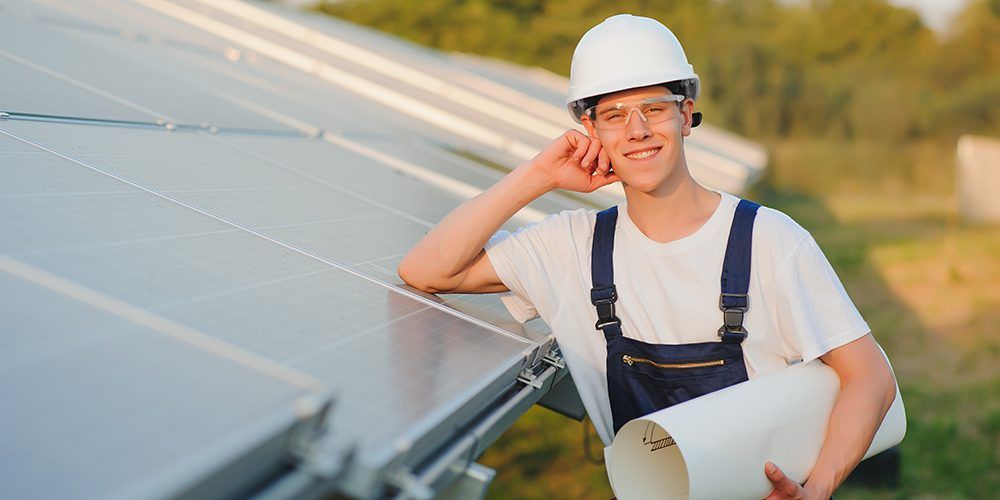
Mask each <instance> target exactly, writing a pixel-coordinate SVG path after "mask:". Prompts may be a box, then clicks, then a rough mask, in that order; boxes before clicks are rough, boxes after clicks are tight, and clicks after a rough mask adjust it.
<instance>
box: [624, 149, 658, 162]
mask: <svg viewBox="0 0 1000 500" xmlns="http://www.w3.org/2000/svg"><path fill="white" fill-rule="evenodd" d="M659 151H660V148H656V149H649V150H646V151H640V152H638V153H632V154H627V155H625V157H626V158H631V159H633V160H641V159H643V158H649V157H650V156H653V155H655V154H656V153H658V152H659Z"/></svg>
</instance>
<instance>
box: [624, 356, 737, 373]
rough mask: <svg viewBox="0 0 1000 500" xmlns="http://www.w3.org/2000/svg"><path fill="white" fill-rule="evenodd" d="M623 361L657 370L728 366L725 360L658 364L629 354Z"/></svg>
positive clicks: (630, 364)
mask: <svg viewBox="0 0 1000 500" xmlns="http://www.w3.org/2000/svg"><path fill="white" fill-rule="evenodd" d="M622 361H623V362H624V363H625V364H627V365H629V366H632V364H633V363H643V364H647V365H650V366H655V367H657V368H678V369H684V368H705V367H708V366H722V365H724V364H726V360H724V359H717V360H715V361H698V362H695V363H657V362H656V361H653V360H650V359H646V358H633V357H632V356H629V355H628V354H626V355H624V356H622Z"/></svg>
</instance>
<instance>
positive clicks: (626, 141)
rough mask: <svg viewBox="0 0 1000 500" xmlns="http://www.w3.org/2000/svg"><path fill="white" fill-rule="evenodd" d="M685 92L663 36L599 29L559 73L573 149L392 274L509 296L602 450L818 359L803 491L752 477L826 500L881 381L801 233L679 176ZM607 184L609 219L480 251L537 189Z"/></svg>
mask: <svg viewBox="0 0 1000 500" xmlns="http://www.w3.org/2000/svg"><path fill="white" fill-rule="evenodd" d="M698 91H699V80H698V76H697V75H696V74H695V73H694V72H693V69H692V67H691V66H690V65H689V64H688V62H687V58H686V56H685V54H684V51H683V48H682V47H681V45H680V43H679V42H678V41H677V39H676V38H675V37H674V35H673V33H671V32H670V31H669V30H668V29H667V28H666V27H664V26H663V25H662V24H660V23H659V22H657V21H655V20H652V19H648V18H642V17H634V16H630V15H619V16H614V17H611V18H609V19H607V20H605V21H604V22H603V23H601V24H599V25H598V26H596V27H594V28H593V29H591V30H590V31H589V32H588V33H587V34H586V35H584V37H583V38H582V39H581V40H580V43H579V45H578V46H577V49H576V52H575V53H574V56H573V65H572V70H571V79H570V95H569V102H568V106H569V108H570V112H571V114H573V116H574V118H576V119H577V120H578V121H580V122H581V123H582V124H583V126H584V127H585V128H586V130H587V135H586V136H585V135H583V134H582V133H580V132H577V131H572V130H571V131H568V132H566V133H565V134H563V135H562V136H561V137H559V138H557V139H556V140H554V141H553V142H552V143H551V144H549V145H548V146H547V147H546V148H545V150H543V151H542V152H541V153H539V154H538V155H537V156H536V157H535V158H533V159H532V160H531V161H529V162H527V163H525V164H523V165H521V166H519V167H517V168H516V169H514V170H513V171H512V172H511V173H510V174H509V175H507V176H506V177H505V178H504V179H503V180H501V181H500V182H499V183H497V184H496V185H495V186H493V187H492V188H490V189H489V190H487V191H485V192H483V193H482V194H480V195H479V196H477V197H475V198H473V199H471V200H469V201H468V202H466V203H464V204H462V205H461V206H460V207H458V208H457V209H455V210H454V211H453V212H452V213H450V214H449V215H448V216H447V217H445V218H444V219H443V220H442V221H441V222H440V223H439V224H438V225H437V226H436V227H435V228H433V229H432V230H431V231H430V232H428V233H427V235H426V236H425V237H424V238H423V239H422V240H421V241H420V242H419V243H417V244H416V245H415V246H414V247H413V248H412V249H411V250H410V252H409V253H408V254H407V255H406V257H405V258H404V259H403V261H402V262H401V263H400V266H399V275H400V277H402V279H403V280H404V281H406V282H407V283H408V284H410V285H412V286H414V287H416V288H419V289H422V290H425V291H427V292H430V293H494V292H508V291H510V292H511V293H507V294H505V295H504V296H503V300H504V302H505V303H506V304H507V306H508V308H509V309H510V310H511V312H512V314H514V316H515V317H516V318H517V319H518V320H519V321H527V320H529V319H531V318H533V317H535V316H540V317H541V318H542V319H543V320H544V321H545V322H546V323H547V324H548V325H550V327H551V328H552V331H553V332H554V334H555V336H556V338H557V340H558V342H559V345H560V347H561V349H562V352H563V355H564V356H565V358H566V362H567V365H568V367H569V369H570V372H571V373H572V375H573V378H574V380H575V382H576V384H577V387H578V389H579V391H580V396H581V398H582V399H583V402H584V405H585V406H586V408H587V412H588V414H589V415H590V417H591V419H592V420H593V422H594V424H595V426H596V427H597V430H598V433H599V434H600V436H601V439H602V441H604V443H605V445H608V444H610V443H611V439H612V437H613V432H614V431H617V430H618V428H620V427H621V425H623V424H624V422H625V421H627V420H629V419H631V418H635V417H637V416H641V415H642V414H645V413H649V412H652V411H655V410H657V409H660V408H663V407H665V406H669V405H671V404H675V403H677V402H680V401H684V400H687V399H690V398H692V397H697V396H699V395H702V394H705V393H707V392H711V391H714V390H718V389H721V388H723V387H726V386H729V385H733V384H735V383H739V382H742V381H745V380H747V379H748V378H753V377H755V376H758V375H760V374H765V373H770V372H774V371H777V370H780V369H782V368H783V367H785V366H787V364H788V363H791V362H795V361H796V360H802V361H810V360H812V359H815V358H817V357H818V358H821V359H822V360H823V361H824V362H825V363H827V364H828V365H830V366H831V367H833V369H834V370H835V371H836V372H837V374H838V375H839V376H840V379H841V388H842V390H841V393H840V396H839V398H838V400H837V403H836V405H835V407H834V410H833V414H832V416H831V420H830V425H829V430H828V433H827V436H826V440H825V442H824V445H823V448H822V451H821V453H820V455H819V458H818V461H817V463H816V465H815V467H814V468H813V471H812V474H811V475H810V477H809V479H808V481H807V482H806V483H805V485H804V486H803V485H799V484H798V483H796V482H794V481H792V480H790V479H789V478H787V477H785V476H784V474H783V473H782V472H781V470H780V469H779V468H778V467H777V466H776V465H775V464H771V463H767V464H760V465H761V467H762V472H763V473H764V474H766V475H767V477H768V478H769V479H770V480H771V482H772V483H773V484H774V492H773V493H772V495H771V497H773V498H828V497H829V496H830V494H831V493H832V492H833V491H834V490H835V489H836V488H837V486H838V485H839V484H840V483H841V482H842V481H843V480H844V478H845V477H846V476H847V475H848V474H849V473H850V471H851V470H852V469H853V468H854V467H855V466H856V465H857V463H858V462H859V461H860V460H861V458H862V456H863V455H864V453H865V451H866V450H867V448H868V446H869V445H870V443H871V440H872V437H873V435H874V433H875V431H876V430H877V428H878V426H879V424H880V423H881V421H882V418H883V417H884V415H885V413H886V411H887V410H888V408H889V406H890V405H891V403H892V400H893V398H894V395H895V384H894V383H893V379H892V375H891V371H890V370H889V367H888V365H887V363H886V362H885V359H884V358H883V356H882V354H881V352H880V350H879V348H878V346H877V345H876V343H875V341H874V340H873V339H872V336H871V334H870V330H869V328H868V325H867V324H866V323H865V321H864V320H863V319H862V318H861V316H860V315H859V314H858V312H857V310H856V308H855V307H854V305H853V304H852V303H851V300H850V299H849V298H848V296H847V294H846V292H845V291H844V289H843V286H842V285H841V283H840V281H839V279H838V278H837V276H836V274H835V273H834V271H833V269H832V268H831V267H830V264H829V263H828V262H827V260H826V258H825V257H824V256H823V254H822V252H821V251H820V249H819V247H818V246H817V245H816V242H815V241H814V240H813V238H812V237H811V236H810V235H809V233H808V232H807V231H805V230H804V229H802V228H801V227H800V226H799V225H798V224H796V223H795V222H794V221H792V220H791V219H790V218H789V217H787V216H786V215H784V214H782V213H780V212H778V211H775V210H772V209H768V208H764V207H759V206H758V205H756V204H754V203H751V202H748V201H741V200H739V199H737V198H736V197H734V196H732V195H730V194H728V193H723V192H719V191H713V190H710V189H706V188H705V187H703V186H701V185H699V184H698V183H697V182H695V180H694V179H693V178H692V177H691V174H690V172H689V171H688V166H687V161H686V159H685V156H684V147H683V143H684V137H686V136H688V135H689V134H690V133H691V129H692V127H694V126H697V124H698V122H699V121H700V114H699V113H695V112H694V101H695V99H697V97H698ZM614 182H621V183H622V185H623V187H624V190H625V197H626V201H625V202H624V203H622V204H621V205H619V206H617V207H612V208H611V209H608V210H605V211H602V212H601V213H600V214H598V212H597V211H594V210H583V209H581V210H576V211H565V212H562V213H559V214H554V215H550V216H549V217H547V218H546V219H545V220H544V221H542V222H540V223H538V224H534V225H531V226H528V227H525V228H522V229H520V230H518V231H517V232H516V233H514V234H513V235H510V234H507V233H504V232H501V233H498V234H497V235H496V237H494V238H492V239H491V236H492V235H494V233H495V232H496V231H497V230H498V229H499V228H500V227H501V225H503V223H504V222H506V221H507V220H508V219H509V218H510V217H511V216H513V215H514V214H515V213H516V212H517V211H518V210H520V209H521V208H523V207H524V206H525V205H527V204H528V203H529V202H531V201H532V200H534V199H535V198H538V197H539V196H541V195H543V194H545V193H547V192H549V191H551V190H553V189H567V190H571V191H578V192H584V193H589V192H591V191H594V190H595V189H598V188H600V187H602V186H605V185H608V184H611V183H614ZM720 280H721V283H722V285H721V287H720ZM720 309H721V310H720ZM719 325H722V327H721V328H720V327H719ZM595 328H596V329H595ZM602 333H603V335H602ZM636 353H638V354H636Z"/></svg>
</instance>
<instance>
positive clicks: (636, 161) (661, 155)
mask: <svg viewBox="0 0 1000 500" xmlns="http://www.w3.org/2000/svg"><path fill="white" fill-rule="evenodd" d="M670 95H671V93H670V91H669V90H667V89H666V87H663V86H653V87H640V88H635V89H629V90H623V91H621V92H615V93H613V94H608V95H606V96H604V97H603V98H601V100H600V102H598V103H597V112H598V113H601V112H602V111H605V110H608V109H614V108H617V109H618V110H621V111H620V112H622V113H628V115H627V116H626V120H627V122H626V124H625V127H624V128H620V129H615V128H608V127H607V126H604V127H601V126H600V123H601V120H600V119H598V120H597V121H596V122H595V120H593V119H592V118H591V117H589V116H586V115H584V116H583V117H582V118H581V120H582V121H583V124H584V126H585V127H586V128H587V132H588V133H589V134H590V135H591V137H597V138H598V139H600V141H601V145H602V146H603V147H604V151H605V152H607V154H608V157H609V158H610V159H611V164H612V165H613V166H614V171H615V172H616V173H617V174H618V176H619V177H621V179H622V184H624V185H625V186H626V188H627V189H628V188H634V189H638V190H640V191H642V192H647V193H648V192H652V191H655V190H657V189H658V188H660V187H661V186H664V185H665V184H674V182H676V181H677V180H679V179H678V176H684V175H688V174H687V171H686V169H684V168H683V162H682V160H683V158H684V150H683V138H684V137H686V136H688V135H690V133H691V114H692V112H693V110H694V103H693V102H692V101H691V100H690V99H688V100H685V101H684V102H682V103H681V105H680V106H678V105H677V103H675V102H670V103H665V104H666V108H664V111H663V113H665V114H663V115H661V116H660V119H662V121H657V119H647V120H643V116H642V114H641V113H640V108H641V107H642V106H640V103H642V102H643V101H645V100H647V99H650V98H656V97H662V96H670ZM654 121H656V123H653V122H654ZM679 165H680V166H681V168H678V166H679Z"/></svg>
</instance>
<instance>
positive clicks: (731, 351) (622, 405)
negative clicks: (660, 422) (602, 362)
mask: <svg viewBox="0 0 1000 500" xmlns="http://www.w3.org/2000/svg"><path fill="white" fill-rule="evenodd" d="M621 340H623V342H613V343H612V344H613V345H609V347H611V349H610V351H609V353H608V374H609V377H608V382H609V391H608V393H609V396H610V398H611V404H612V409H613V413H614V414H615V420H616V421H618V422H621V423H622V424H624V422H627V421H628V420H631V419H634V418H638V417H641V416H643V415H647V414H649V413H653V412H655V411H658V410H662V409H664V408H668V407H670V406H673V405H675V404H678V403H682V402H684V401H687V400H689V399H694V398H696V397H699V396H703V395H705V394H708V393H710V392H714V391H717V390H719V389H723V388H726V387H729V386H731V385H735V384H738V383H740V382H745V381H746V380H747V372H746V366H745V365H744V362H743V349H742V347H741V346H740V344H735V343H734V344H727V343H723V342H703V343H696V344H683V345H671V344H663V345H660V344H646V343H644V342H640V341H636V340H634V339H629V338H624V337H623V338H622V339H621Z"/></svg>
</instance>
